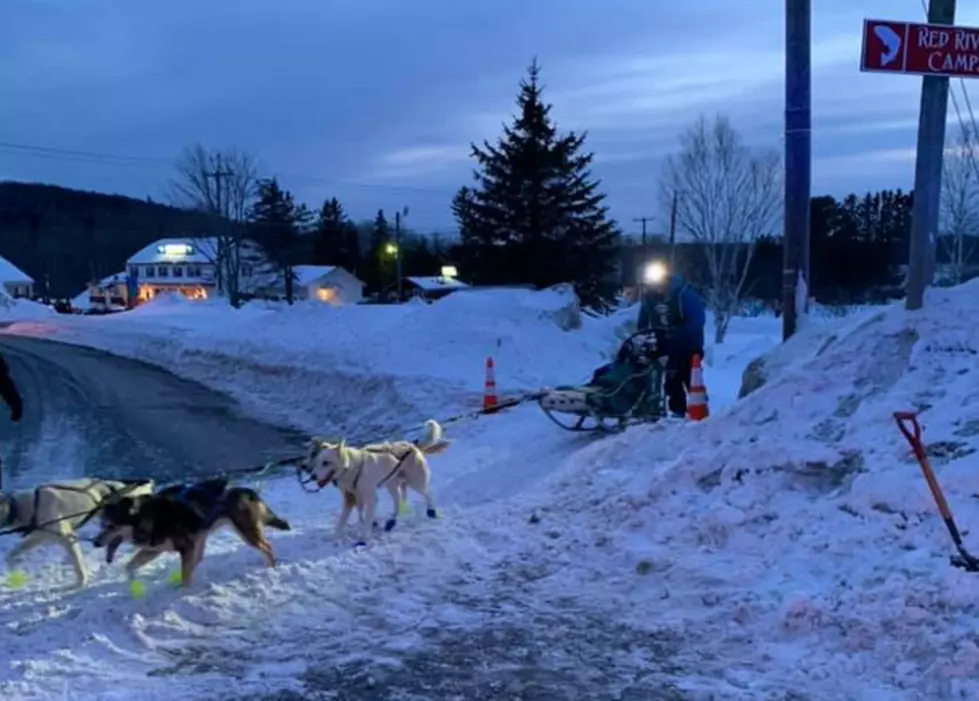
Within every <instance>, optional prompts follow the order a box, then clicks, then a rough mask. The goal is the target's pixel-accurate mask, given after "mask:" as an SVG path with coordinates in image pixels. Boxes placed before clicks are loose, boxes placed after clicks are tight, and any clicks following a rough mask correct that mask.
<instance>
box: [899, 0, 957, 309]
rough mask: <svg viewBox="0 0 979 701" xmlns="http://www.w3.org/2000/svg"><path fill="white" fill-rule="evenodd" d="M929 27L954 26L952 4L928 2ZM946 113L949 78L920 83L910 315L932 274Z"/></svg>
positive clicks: (920, 303)
mask: <svg viewBox="0 0 979 701" xmlns="http://www.w3.org/2000/svg"><path fill="white" fill-rule="evenodd" d="M928 23H929V24H949V25H951V24H955V0H931V2H929V3H928ZM947 113H948V78H946V77H944V76H931V75H929V76H925V77H924V78H922V79H921V111H920V112H919V113H918V146H917V151H916V154H915V164H914V203H913V204H912V207H911V245H910V247H909V251H908V284H907V288H908V289H907V299H906V300H905V303H904V306H905V308H906V309H908V310H909V311H915V310H917V309H921V307H922V306H923V305H924V301H925V288H926V287H928V286H929V285H930V284H931V280H932V275H933V273H934V269H935V266H934V259H935V239H936V236H937V232H938V215H939V211H938V207H939V204H940V200H941V193H942V157H943V156H944V152H945V118H946V115H947Z"/></svg>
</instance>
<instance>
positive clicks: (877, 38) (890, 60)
mask: <svg viewBox="0 0 979 701" xmlns="http://www.w3.org/2000/svg"><path fill="white" fill-rule="evenodd" d="M860 70H861V71H866V72H869V73H907V74H911V75H943V76H948V77H950V78H979V28H976V27H955V26H951V25H945V24H915V23H913V22H892V21H889V20H877V19H866V20H864V21H863V49H862V51H861V53H860Z"/></svg>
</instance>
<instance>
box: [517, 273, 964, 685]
mask: <svg viewBox="0 0 979 701" xmlns="http://www.w3.org/2000/svg"><path fill="white" fill-rule="evenodd" d="M977 294H979V282H973V283H969V284H967V285H964V286H962V287H959V288H955V289H951V290H933V291H931V293H930V295H929V299H928V301H927V306H926V309H925V310H924V311H922V312H918V313H914V314H911V313H907V312H905V311H904V310H903V308H901V306H900V305H895V306H893V307H888V308H885V309H883V310H878V311H876V312H872V313H870V314H869V315H862V316H861V318H860V319H857V320H854V321H853V322H852V323H848V325H847V326H846V327H844V328H842V329H840V330H839V331H838V332H836V333H833V334H827V333H826V332H825V330H823V329H820V328H815V329H811V330H809V331H806V332H803V333H800V334H799V336H798V337H797V338H796V339H795V342H794V343H793V344H790V346H787V347H786V348H785V350H783V351H779V352H776V353H775V356H778V357H780V359H781V360H782V361H783V362H782V363H781V365H780V367H779V369H778V371H777V372H775V373H773V375H772V376H770V377H769V380H768V382H767V384H766V385H765V386H764V387H762V388H760V389H758V390H756V391H755V392H754V393H752V394H751V395H750V396H748V397H747V398H746V399H744V400H743V401H741V402H739V403H737V404H736V405H734V406H732V407H731V408H730V409H728V410H726V411H723V412H718V413H716V414H715V415H714V417H713V418H712V419H711V420H710V421H708V422H704V423H702V424H699V425H686V426H682V427H678V428H673V427H670V428H668V429H667V428H664V427H662V426H660V427H645V428H638V429H636V430H632V431H629V432H628V433H627V434H625V435H623V436H620V437H616V438H612V439H610V440H607V441H602V442H601V443H598V444H596V445H594V446H591V447H588V448H585V449H584V450H582V451H580V452H578V453H577V454H575V455H574V456H573V457H572V458H571V459H570V460H569V461H568V463H567V464H566V465H565V467H564V468H563V470H562V471H561V473H560V474H559V475H556V476H555V477H553V481H552V482H551V483H550V485H549V486H550V489H548V488H547V487H546V486H541V489H540V490H539V491H536V492H535V493H534V497H532V498H530V499H528V500H527V504H526V508H528V509H529V508H538V509H541V510H543V509H547V510H548V511H547V515H546V517H545V518H543V519H542V520H541V524H542V527H543V525H544V524H547V525H548V527H550V528H555V529H558V530H566V531H567V532H569V533H570V534H571V535H570V536H569V537H570V538H571V539H572V540H573V541H574V544H573V545H572V546H571V548H572V550H575V551H576V552H578V553H579V556H580V557H581V558H582V561H583V563H585V564H581V565H575V566H576V567H578V568H579V569H580V570H581V572H580V574H581V576H585V570H586V569H588V570H599V571H602V572H605V573H611V574H607V576H606V577H605V578H604V579H603V581H604V582H605V584H606V586H607V589H606V595H607V596H610V597H617V598H619V600H620V601H621V605H623V606H624V607H626V608H630V609H634V610H641V611H642V612H643V616H642V624H641V625H643V626H647V627H648V628H649V630H650V632H651V633H652V632H656V631H658V632H660V633H664V632H668V633H669V634H670V635H671V636H674V637H676V638H678V639H680V640H683V641H684V646H685V649H686V650H687V651H688V652H687V655H686V658H687V660H688V662H689V663H690V664H691V666H695V667H696V668H697V669H700V670H702V671H703V675H704V678H700V679H698V678H690V679H688V680H687V681H686V682H685V683H682V684H681V687H685V688H688V689H691V690H694V689H699V690H700V691H705V690H706V689H707V688H709V689H710V691H711V692H713V693H715V694H720V697H721V698H762V696H761V695H757V696H752V695H751V694H750V693H748V692H747V691H746V690H747V689H748V688H749V687H750V688H751V689H757V688H758V687H759V685H760V686H761V687H762V688H764V689H766V690H771V691H773V692H774V691H776V690H783V692H784V690H789V689H795V690H800V689H805V690H806V693H808V694H811V695H812V698H850V699H867V700H868V701H869V700H870V699H880V698H888V699H923V698H936V699H937V698H976V697H977V696H979V648H977V647H976V643H975V640H974V638H975V628H976V624H977V622H979V620H977V619H979V577H977V576H976V575H975V574H969V573H965V572H962V571H960V570H956V569H954V568H951V567H950V566H949V563H948V555H949V553H950V552H951V548H952V546H951V543H950V542H949V538H948V535H947V533H946V531H945V527H944V524H943V523H942V521H941V519H940V518H939V517H938V515H937V513H936V509H935V506H934V503H933V502H932V499H931V496H930V494H929V492H928V489H927V486H926V484H925V482H924V479H923V478H922V476H921V473H920V471H919V469H918V467H917V464H916V463H915V461H914V459H913V457H912V456H911V454H910V451H909V448H908V446H907V444H906V443H905V441H904V438H903V437H902V436H901V435H900V433H899V432H898V431H897V429H896V427H895V424H894V421H893V417H892V413H893V412H894V411H900V410H908V409H914V410H917V411H919V412H920V417H921V422H922V425H923V427H924V431H925V440H926V442H927V443H928V445H929V452H930V454H931V455H932V462H933V466H934V467H935V469H936V470H937V472H938V475H939V479H940V481H941V482H942V483H943V485H944V487H945V490H946V496H947V497H948V499H949V502H950V504H951V506H952V508H953V510H954V511H955V514H956V517H957V520H958V522H959V524H960V526H964V527H966V528H968V526H969V524H976V523H979V503H977V500H976V499H975V498H973V496H974V495H975V494H976V493H979V475H977V474H976V471H975V469H974V465H975V455H974V453H975V452H976V451H977V449H979V391H977V389H976V386H977V384H976V383H977V376H976V373H977V372H979V370H977V366H976V360H975V358H976V356H977V354H979V334H977V332H976V328H979V309H977V307H976V305H975V302H974V300H975V298H976V296H977ZM558 505H560V506H558ZM966 539H967V540H968V539H969V538H968V536H966ZM541 540H546V536H543V535H542V536H541ZM565 542H567V538H566V539H565ZM538 544H539V543H538ZM528 547H530V548H533V547H534V545H529V546H528ZM711 678H713V681H708V680H709V679H711ZM759 680H763V681H762V682H759ZM698 698H699V697H698ZM765 698H767V697H765Z"/></svg>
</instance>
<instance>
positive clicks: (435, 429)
mask: <svg viewBox="0 0 979 701" xmlns="http://www.w3.org/2000/svg"><path fill="white" fill-rule="evenodd" d="M450 445H452V441H447V440H445V439H443V438H442V425H441V424H440V423H439V422H438V421H436V420H435V419H429V420H428V421H426V422H425V437H424V438H423V439H422V440H420V441H419V442H418V443H417V446H418V449H419V450H420V451H422V452H423V453H424V454H425V455H437V454H438V453H441V452H442V451H444V450H445V449H446V448H448V447H449V446H450Z"/></svg>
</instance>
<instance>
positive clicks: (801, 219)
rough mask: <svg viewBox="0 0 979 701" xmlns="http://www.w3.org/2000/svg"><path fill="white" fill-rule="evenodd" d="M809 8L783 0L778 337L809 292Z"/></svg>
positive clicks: (804, 2) (791, 327) (805, 1)
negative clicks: (782, 194) (782, 172)
mask: <svg viewBox="0 0 979 701" xmlns="http://www.w3.org/2000/svg"><path fill="white" fill-rule="evenodd" d="M811 16H812V8H811V5H810V0H785V219H784V227H785V229H784V236H783V239H782V341H787V340H788V339H789V337H790V336H792V334H794V333H795V332H796V330H797V329H798V326H799V315H805V314H806V311H807V307H808V298H809V201H810V195H811V190H812V182H811V178H812V163H811V158H812V106H811V102H812V96H811V83H812V70H811V61H812V28H811Z"/></svg>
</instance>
